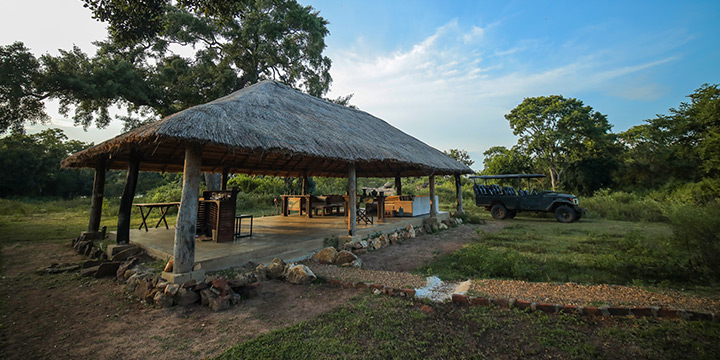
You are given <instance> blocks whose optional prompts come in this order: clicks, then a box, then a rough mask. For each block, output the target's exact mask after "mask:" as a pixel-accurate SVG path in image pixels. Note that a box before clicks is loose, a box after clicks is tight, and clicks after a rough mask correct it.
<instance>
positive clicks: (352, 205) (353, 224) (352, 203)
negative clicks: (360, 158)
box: [345, 163, 357, 236]
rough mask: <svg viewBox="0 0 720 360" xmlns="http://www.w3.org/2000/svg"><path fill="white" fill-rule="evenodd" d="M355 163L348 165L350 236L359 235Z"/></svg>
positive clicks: (347, 210)
mask: <svg viewBox="0 0 720 360" xmlns="http://www.w3.org/2000/svg"><path fill="white" fill-rule="evenodd" d="M355 175H356V173H355V163H350V164H348V200H349V201H348V208H347V209H345V211H346V212H347V213H348V217H347V219H348V235H350V236H355V234H356V233H357V178H356V177H355Z"/></svg>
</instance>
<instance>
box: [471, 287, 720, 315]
mask: <svg viewBox="0 0 720 360" xmlns="http://www.w3.org/2000/svg"><path fill="white" fill-rule="evenodd" d="M470 289H471V293H472V292H475V293H477V294H479V295H483V296H488V297H502V298H511V299H520V300H525V301H533V302H549V303H554V304H561V305H577V306H588V305H594V306H601V305H608V306H659V307H667V308H673V309H682V310H693V311H701V312H715V313H718V312H720V299H717V298H702V297H692V296H687V295H683V294H680V293H677V292H674V291H669V290H668V291H664V293H656V292H650V291H647V290H643V289H641V288H638V287H634V286H619V285H579V284H574V283H562V284H556V283H533V282H525V281H517V280H492V279H486V280H475V281H473V284H472V286H471V287H470Z"/></svg>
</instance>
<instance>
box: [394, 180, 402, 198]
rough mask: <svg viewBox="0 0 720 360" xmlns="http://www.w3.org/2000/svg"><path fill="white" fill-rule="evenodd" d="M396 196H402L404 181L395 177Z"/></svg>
mask: <svg viewBox="0 0 720 360" xmlns="http://www.w3.org/2000/svg"><path fill="white" fill-rule="evenodd" d="M395 195H402V180H401V179H400V177H399V176H396V177H395Z"/></svg>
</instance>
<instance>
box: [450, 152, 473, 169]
mask: <svg viewBox="0 0 720 360" xmlns="http://www.w3.org/2000/svg"><path fill="white" fill-rule="evenodd" d="M443 152H444V153H445V155H447V156H449V157H451V158H453V159H455V160H457V161H459V162H461V163H463V164H465V165H467V166H468V167H470V166H472V165H473V164H474V163H475V161H473V160H471V159H470V155H468V153H467V151H465V150H462V149H450V150H448V151H443Z"/></svg>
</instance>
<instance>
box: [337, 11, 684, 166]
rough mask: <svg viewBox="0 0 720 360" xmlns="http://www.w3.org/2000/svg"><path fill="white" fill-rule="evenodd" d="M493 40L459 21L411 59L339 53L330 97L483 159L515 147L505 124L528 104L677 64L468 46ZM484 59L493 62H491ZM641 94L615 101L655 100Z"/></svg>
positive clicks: (408, 55) (410, 53) (422, 44)
mask: <svg viewBox="0 0 720 360" xmlns="http://www.w3.org/2000/svg"><path fill="white" fill-rule="evenodd" d="M488 36H491V34H490V33H488V32H487V31H486V30H484V29H482V28H480V27H477V26H473V27H472V28H471V29H469V30H467V31H464V32H463V30H462V29H461V28H460V27H459V26H458V24H457V22H456V21H454V20H453V21H451V22H449V23H448V24H446V25H444V26H442V27H440V28H438V29H437V31H436V32H435V33H434V34H432V35H430V36H428V37H426V38H425V39H422V40H421V41H419V42H418V43H417V44H415V45H413V46H411V47H410V48H409V49H408V50H405V51H395V52H393V53H390V54H387V53H385V54H384V53H376V52H373V51H368V49H371V47H368V45H371V44H363V45H364V48H363V49H362V51H361V50H359V49H357V48H348V49H343V50H340V51H338V52H337V54H330V56H331V57H332V58H333V59H334V60H335V62H334V64H333V68H332V70H331V73H332V76H333V78H334V82H333V86H332V94H331V96H332V97H335V96H339V95H345V94H350V93H354V94H355V96H354V97H353V101H352V102H353V104H355V105H357V106H359V107H360V108H361V109H362V110H364V111H367V112H369V113H371V114H373V115H376V116H378V117H380V118H382V119H384V120H386V121H388V122H390V123H391V124H393V125H394V126H396V127H398V128H400V129H401V130H403V131H405V132H407V133H409V134H411V135H414V136H416V137H418V138H419V139H420V140H422V141H424V142H426V143H428V144H430V145H431V146H434V147H436V148H439V149H441V150H444V149H449V148H460V149H465V150H467V151H468V152H470V153H473V154H481V153H482V152H483V151H484V150H485V149H487V148H489V147H491V146H495V145H505V146H511V145H512V144H514V143H515V137H514V136H513V135H512V132H511V130H510V129H509V126H508V125H507V122H506V121H505V119H504V117H503V116H504V114H506V113H508V112H509V111H510V110H511V109H512V108H513V107H515V106H516V105H517V104H519V103H520V102H521V101H522V99H523V98H525V97H532V96H541V95H548V94H567V95H568V96H572V94H573V93H576V92H580V91H592V90H598V89H600V88H602V87H603V86H605V87H607V85H608V84H609V83H611V82H613V81H615V80H617V79H619V78H622V77H625V76H628V75H630V74H635V73H639V72H642V71H644V70H647V69H650V68H652V67H656V66H659V65H662V64H664V63H667V62H670V61H673V60H675V58H673V57H666V58H663V59H660V60H653V61H647V62H644V63H639V64H637V63H636V64H632V65H627V64H623V65H617V66H613V64H612V63H608V61H603V60H602V59H603V58H602V57H600V56H594V55H593V54H585V53H581V54H580V55H578V56H572V57H568V59H570V60H568V62H567V63H564V64H563V63H557V64H556V65H555V63H554V62H551V63H553V65H551V66H546V67H543V66H542V65H536V64H535V61H534V60H535V59H534V57H539V56H542V55H544V53H543V52H539V50H538V49H529V48H527V47H526V44H527V43H528V42H529V41H528V40H523V41H522V42H521V43H520V44H519V45H518V46H514V47H512V46H511V47H510V48H509V49H505V50H502V49H492V48H489V46H488V48H477V47H475V46H473V44H469V43H468V39H475V40H477V39H480V38H485V37H488ZM510 45H512V44H510ZM486 52H489V53H491V54H494V55H495V56H494V57H493V58H490V59H485V58H483V57H482V54H483V53H486ZM528 52H530V53H529V54H526V53H528ZM538 52H539V53H538ZM552 55H556V54H552ZM598 59H600V60H598ZM636 89H640V90H638V91H634V92H632V93H631V94H624V93H621V92H618V93H617V94H616V95H617V96H628V95H632V96H635V97H637V96H640V97H642V98H650V97H652V92H653V91H654V90H656V89H655V88H653V87H652V86H649V87H645V88H643V87H642V84H639V85H637V86H636ZM475 160H476V164H477V165H476V166H475V167H476V168H479V167H482V165H481V159H479V158H475Z"/></svg>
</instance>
